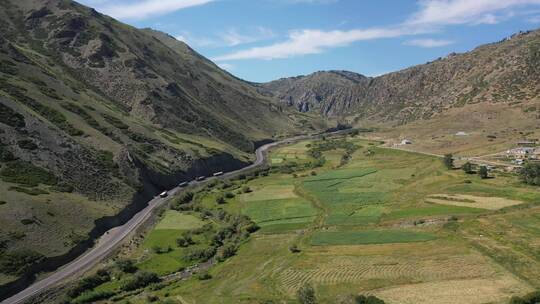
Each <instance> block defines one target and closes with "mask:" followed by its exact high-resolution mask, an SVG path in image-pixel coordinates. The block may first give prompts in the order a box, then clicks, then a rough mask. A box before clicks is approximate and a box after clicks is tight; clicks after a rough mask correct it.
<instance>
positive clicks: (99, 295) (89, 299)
mask: <svg viewBox="0 0 540 304" xmlns="http://www.w3.org/2000/svg"><path fill="white" fill-rule="evenodd" d="M114 295H115V293H114V292H112V291H89V292H85V293H83V294H82V295H81V296H79V297H78V298H77V299H75V300H73V301H71V302H70V303H73V304H79V303H80V304H83V303H95V302H97V301H100V300H105V299H108V298H110V297H112V296H114Z"/></svg>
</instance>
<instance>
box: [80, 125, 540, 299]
mask: <svg viewBox="0 0 540 304" xmlns="http://www.w3.org/2000/svg"><path fill="white" fill-rule="evenodd" d="M269 164H270V166H269V168H268V169H267V170H263V171H259V172H258V173H256V174H255V175H247V176H246V177H243V176H241V177H240V179H238V178H237V179H232V180H224V181H218V182H216V183H214V184H209V185H207V186H205V187H202V188H200V189H199V190H198V191H195V192H194V197H193V198H192V200H191V201H188V202H186V201H182V200H185V198H184V197H183V196H181V197H179V198H175V199H174V200H173V201H172V202H171V204H170V206H171V208H172V209H170V210H167V211H165V212H164V213H162V216H161V218H160V219H159V220H158V221H157V224H156V226H155V227H154V228H149V230H148V232H147V233H146V234H145V236H144V237H143V238H141V239H139V238H136V239H137V241H135V243H134V244H133V243H131V244H130V245H127V246H126V247H124V249H123V250H121V251H120V253H119V257H120V259H131V260H133V261H134V265H135V266H136V267H137V268H138V269H139V271H146V272H154V273H157V274H158V275H159V276H161V277H162V278H163V281H162V282H161V283H159V285H158V286H159V288H158V289H155V288H154V289H152V288H150V289H140V290H138V291H137V292H136V293H131V292H128V293H125V292H122V289H121V286H122V284H124V282H125V281H126V280H129V277H130V275H129V274H121V275H118V276H117V275H115V277H116V279H114V280H112V281H110V282H107V283H105V284H104V285H102V286H97V287H96V288H95V289H94V291H90V292H89V293H90V294H91V293H92V292H103V291H107V292H110V293H111V295H110V299H112V300H113V302H117V301H118V302H122V301H126V300H129V301H130V302H131V303H145V301H147V299H148V298H158V299H159V300H160V301H164V302H167V301H169V302H171V303H172V302H175V303H214V302H218V300H217V299H219V301H220V302H221V301H223V302H234V303H261V302H268V303H271V302H274V303H279V302H281V301H283V300H285V299H288V300H287V301H292V299H294V298H295V292H296V290H298V289H299V288H300V287H302V286H303V285H304V284H312V285H313V286H315V288H316V290H317V297H318V299H319V301H320V302H321V303H334V302H336V301H341V300H344V299H346V298H347V296H349V295H351V294H353V293H364V294H370V295H375V296H377V297H379V298H381V299H383V300H385V301H386V302H387V303H454V302H455V301H460V302H466V303H480V302H491V303H506V302H507V301H508V300H509V298H510V297H512V296H520V295H523V294H525V293H528V292H532V291H534V290H535V289H537V288H538V287H539V284H540V282H539V281H538V278H537V276H536V275H535V274H536V273H537V272H538V271H540V263H539V262H538V256H537V255H536V253H537V252H538V244H537V242H536V241H535V240H536V239H537V238H538V234H537V233H538V232H537V229H538V224H539V223H540V222H539V218H538V217H537V214H538V204H537V202H538V198H539V197H540V191H539V190H538V189H537V188H535V187H530V186H525V185H523V184H521V183H519V181H518V180H517V179H516V177H515V176H513V175H507V174H505V173H504V172H496V173H493V174H494V178H491V179H481V178H479V177H478V176H476V175H472V176H471V175H467V174H465V173H464V172H462V171H461V170H448V169H447V168H445V167H444V166H443V164H442V162H441V160H440V159H438V158H435V157H430V156H425V155H421V154H417V153H410V152H405V151H398V150H392V149H388V148H385V147H383V146H380V142H378V141H371V140H366V139H362V138H360V137H359V136H354V137H353V136H347V135H345V136H336V137H327V138H326V139H325V140H318V141H317V140H307V141H301V142H299V143H296V144H292V145H289V146H284V147H278V148H276V149H274V150H273V151H272V152H271V154H270V155H269ZM412 189H414V191H413V190H412ZM236 215H245V216H247V217H248V218H249V219H251V220H252V221H253V222H254V223H255V224H257V226H259V227H260V229H259V230H258V231H256V232H252V233H250V234H247V235H251V236H249V238H247V239H245V238H244V237H236V236H234V234H233V235H231V236H229V237H225V240H224V241H220V243H216V241H215V236H213V235H214V234H216V235H220V231H227V230H226V229H230V228H227V227H230V226H228V225H229V224H228V222H227V221H228V220H227V219H228V218H233V217H234V216H236ZM518 219H519V220H518ZM505 227H506V228H505ZM510 227H511V228H510ZM224 229H225V230H224ZM198 231H200V232H198ZM233 231H234V230H233ZM187 235H190V238H191V239H192V240H193V243H192V244H190V243H188V244H184V243H183V242H182V243H180V242H179V241H178V239H182V238H185V237H186V236H187ZM220 244H221V245H220ZM212 248H213V249H212ZM224 248H234V250H233V249H229V250H231V252H229V253H228V254H225V255H224V251H223V250H224ZM209 249H210V250H215V252H216V253H215V254H216V256H215V257H214V258H212V259H211V260H212V261H214V262H212V264H214V263H215V265H214V266H212V267H210V268H209V269H208V270H206V267H205V268H203V269H202V270H201V269H199V268H198V267H199V266H195V267H194V268H193V265H205V264H204V263H203V262H204V261H205V260H206V259H207V258H204V257H202V258H200V259H195V260H191V258H187V257H189V256H190V254H192V253H193V252H199V251H200V252H205V250H209ZM518 257H519V258H518ZM116 263H117V262H116ZM114 265H115V262H113V261H110V262H107V263H103V264H102V267H104V268H103V269H111V271H113V272H114V271H115V270H113V269H114V268H115V266H114ZM200 267H202V266H200ZM183 269H190V270H189V272H190V273H195V274H194V275H187V276H186V275H182V276H174V275H172V276H171V274H174V273H176V272H177V271H179V270H180V271H181V272H182V273H185V270H183ZM201 274H204V275H205V276H207V277H203V276H202V275H201ZM83 298H84V294H83V295H81V296H80V298H76V299H75V301H78V300H82V299H83Z"/></svg>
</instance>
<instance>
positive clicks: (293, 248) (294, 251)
mask: <svg viewBox="0 0 540 304" xmlns="http://www.w3.org/2000/svg"><path fill="white" fill-rule="evenodd" d="M289 251H290V252H292V253H298V252H300V249H299V248H298V246H296V244H293V245H291V247H289Z"/></svg>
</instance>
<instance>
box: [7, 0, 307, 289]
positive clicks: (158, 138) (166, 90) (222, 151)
mask: <svg viewBox="0 0 540 304" xmlns="http://www.w3.org/2000/svg"><path fill="white" fill-rule="evenodd" d="M0 8H1V9H0V193H1V196H0V221H2V223H3V225H2V227H1V228H0V256H1V258H0V285H1V284H3V283H6V282H10V281H13V280H15V279H16V278H18V277H20V276H21V275H23V274H24V273H25V272H26V271H28V270H29V269H30V268H31V267H32V265H33V264H36V263H40V262H43V261H46V260H47V259H46V258H47V257H51V256H60V258H57V259H56V260H55V261H56V262H61V260H62V255H66V254H67V255H68V256H71V257H73V256H74V254H76V253H77V252H80V251H82V250H84V249H85V248H84V247H85V246H89V245H91V242H89V241H88V238H89V236H88V235H89V234H90V238H93V237H96V236H97V235H99V233H100V232H103V231H104V229H107V227H110V226H111V225H116V224H118V223H119V222H122V221H123V220H125V219H126V218H127V217H129V216H130V214H132V213H133V212H135V211H137V210H138V209H140V208H141V207H142V206H143V205H144V203H145V202H146V200H147V199H148V198H149V197H151V196H152V195H154V194H155V193H156V192H157V191H160V190H162V189H163V188H169V187H171V186H172V185H174V184H175V183H177V182H179V181H180V180H186V179H190V178H193V177H194V176H197V175H204V174H209V173H211V172H214V171H212V170H216V171H220V170H230V169H233V168H238V167H240V166H242V165H244V164H245V163H246V162H247V161H249V158H250V157H251V156H250V154H249V153H251V152H252V151H253V150H254V148H255V146H256V145H257V142H258V141H260V140H263V139H269V138H272V137H274V136H278V135H286V134H288V133H294V132H296V131H295V130H296V128H297V127H301V128H303V129H304V130H305V129H306V128H308V129H309V128H313V126H312V125H311V124H310V121H312V119H311V117H309V116H306V115H300V116H299V115H297V114H295V113H290V112H289V110H287V109H285V110H283V109H281V106H280V105H279V104H276V103H274V102H273V100H271V99H270V98H267V97H264V96H262V95H261V94H259V93H258V92H257V91H256V89H255V88H253V87H251V86H250V85H248V84H246V83H245V82H243V81H240V80H239V79H237V78H235V77H233V76H231V75H230V74H228V73H226V72H224V71H222V70H221V69H219V68H218V67H217V66H216V65H214V64H213V63H211V62H210V61H208V60H207V59H205V58H203V57H202V56H201V55H199V54H197V53H196V52H195V51H193V50H192V49H191V48H189V47H188V46H187V45H185V44H183V43H181V42H179V41H176V40H174V39H172V38H171V37H167V36H166V35H164V34H162V33H159V32H155V31H151V30H138V29H135V28H133V27H131V26H128V25H125V24H122V23H120V22H118V21H116V20H114V19H112V18H110V17H107V16H104V15H101V14H99V13H97V12H96V11H95V10H93V9H91V8H88V7H85V6H82V5H79V4H77V3H75V2H73V1H67V0H48V1H42V0H19V1H14V0H0ZM106 216H112V217H106ZM98 218H102V220H100V221H98V222H97V225H96V224H95V223H94V221H95V220H96V219H98ZM74 248H75V249H74ZM70 250H71V251H70ZM74 250H75V251H74ZM67 258H69V257H67ZM17 261H18V262H17ZM49 266H51V264H49Z"/></svg>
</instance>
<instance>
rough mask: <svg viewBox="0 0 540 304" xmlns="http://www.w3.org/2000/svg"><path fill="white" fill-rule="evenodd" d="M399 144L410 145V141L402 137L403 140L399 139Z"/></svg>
mask: <svg viewBox="0 0 540 304" xmlns="http://www.w3.org/2000/svg"><path fill="white" fill-rule="evenodd" d="M401 144H402V145H411V144H412V141H410V140H409V139H404V140H402V141H401Z"/></svg>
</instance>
